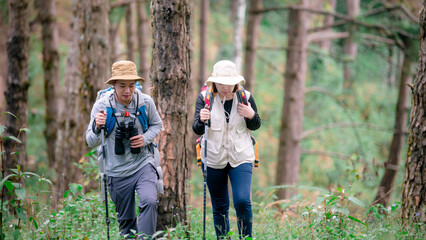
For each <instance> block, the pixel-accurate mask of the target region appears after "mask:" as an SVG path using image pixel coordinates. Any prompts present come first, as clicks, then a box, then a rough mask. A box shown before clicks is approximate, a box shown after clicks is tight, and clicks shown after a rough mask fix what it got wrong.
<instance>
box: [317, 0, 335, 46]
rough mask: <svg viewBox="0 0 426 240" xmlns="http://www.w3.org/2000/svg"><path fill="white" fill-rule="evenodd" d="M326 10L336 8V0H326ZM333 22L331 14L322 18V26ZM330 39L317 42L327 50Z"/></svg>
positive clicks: (328, 30)
mask: <svg viewBox="0 0 426 240" xmlns="http://www.w3.org/2000/svg"><path fill="white" fill-rule="evenodd" d="M326 10H328V11H335V10H336V0H328V7H326ZM333 23H334V16H333V15H327V16H325V18H324V26H330V25H332V24H333ZM326 32H332V29H331V28H329V29H327V30H326ZM331 43H332V40H331V39H327V40H323V41H321V42H319V46H320V48H322V49H324V50H325V51H327V52H328V51H329V49H330V46H331Z"/></svg>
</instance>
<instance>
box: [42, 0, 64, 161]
mask: <svg viewBox="0 0 426 240" xmlns="http://www.w3.org/2000/svg"><path fill="white" fill-rule="evenodd" d="M37 8H38V10H39V17H40V23H41V25H42V40H43V70H44V98H45V100H46V116H45V118H46V119H45V122H46V129H45V131H44V136H45V138H46V143H47V144H46V147H47V158H48V161H49V167H52V168H53V166H54V164H55V162H56V155H55V153H56V139H57V137H56V134H57V132H58V124H57V118H58V100H57V98H58V95H57V94H58V92H59V86H60V85H59V84H60V76H59V51H58V26H57V24H56V5H55V1H54V0H38V1H37Z"/></svg>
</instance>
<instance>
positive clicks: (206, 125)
mask: <svg viewBox="0 0 426 240" xmlns="http://www.w3.org/2000/svg"><path fill="white" fill-rule="evenodd" d="M204 108H207V109H208V105H207V104H206V106H205V107H204ZM208 122H209V120H206V121H205V122H204V171H203V177H204V205H203V240H206V188H207V128H208V126H209V124H208Z"/></svg>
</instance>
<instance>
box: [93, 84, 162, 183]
mask: <svg viewBox="0 0 426 240" xmlns="http://www.w3.org/2000/svg"><path fill="white" fill-rule="evenodd" d="M113 92H114V91H110V92H107V93H106V94H105V95H104V96H102V97H101V98H100V99H98V100H97V101H96V102H95V104H94V105H93V108H92V112H91V114H90V123H89V126H88V127H87V130H86V141H87V144H88V145H89V146H90V147H96V146H99V145H101V135H100V132H98V131H97V129H96V125H93V124H94V120H95V115H96V113H99V112H100V111H101V110H105V112H106V108H107V107H111V105H112V107H113V108H115V110H116V112H117V113H124V110H125V106H124V105H122V104H120V103H118V102H117V101H116V100H115V96H114V93H113ZM138 96H139V106H136V104H137V103H136V102H137V99H138ZM143 104H145V111H146V115H147V122H148V130H147V131H146V132H145V133H143V130H142V124H141V123H140V121H139V119H138V118H137V117H136V116H135V113H136V109H137V108H138V107H139V108H140V107H141V106H142V105H143ZM127 112H129V113H130V116H129V117H117V121H118V122H122V121H124V122H125V124H126V125H127V124H128V123H129V122H134V123H135V127H137V129H138V133H139V134H142V136H143V138H144V142H145V145H144V147H142V148H141V152H140V153H139V154H132V153H131V152H130V140H123V144H124V150H125V153H124V155H116V154H115V151H114V147H115V132H116V130H117V123H115V127H114V129H113V131H112V132H111V134H110V135H109V136H108V137H106V138H105V148H106V151H105V153H106V168H107V173H108V175H109V176H112V177H126V176H130V175H132V174H134V173H136V172H137V171H138V170H139V169H141V168H142V167H143V166H145V165H146V164H149V163H150V164H151V165H152V166H154V167H155V163H154V152H153V146H152V144H151V143H152V141H153V140H154V138H155V137H156V136H157V135H158V134H159V133H160V131H161V128H162V122H161V118H160V116H159V115H158V112H157V109H156V107H155V104H154V101H153V100H152V98H151V97H150V96H148V95H146V94H143V93H142V92H140V91H139V90H137V89H136V90H135V93H134V94H133V98H132V101H131V102H130V104H129V105H128V106H127Z"/></svg>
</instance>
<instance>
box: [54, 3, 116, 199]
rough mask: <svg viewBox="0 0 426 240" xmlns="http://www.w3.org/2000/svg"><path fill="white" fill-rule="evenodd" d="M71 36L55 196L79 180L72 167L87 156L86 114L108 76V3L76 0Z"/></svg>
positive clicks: (76, 172) (60, 194)
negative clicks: (60, 158) (65, 109)
mask: <svg viewBox="0 0 426 240" xmlns="http://www.w3.org/2000/svg"><path fill="white" fill-rule="evenodd" d="M73 10H74V11H73V26H72V31H73V34H72V35H71V36H73V39H72V41H71V42H70V45H69V46H70V49H69V51H68V58H67V62H68V64H67V72H66V76H65V88H66V90H67V93H66V94H65V97H66V99H65V102H66V106H67V111H66V112H64V113H63V114H62V116H61V117H63V119H62V124H61V126H62V127H64V129H63V133H61V135H62V136H61V140H62V142H61V148H62V149H61V153H62V155H61V156H62V161H60V163H59V164H58V165H57V169H56V174H57V177H56V181H55V183H56V184H55V185H56V188H57V191H56V193H57V194H58V197H60V196H62V194H63V191H64V190H65V189H66V188H67V187H68V185H69V184H70V183H72V182H79V181H80V180H81V173H80V172H79V171H78V170H77V168H76V167H75V166H74V165H73V163H74V162H77V161H78V160H80V159H81V158H82V157H83V155H84V154H86V153H87V152H88V150H89V149H88V148H87V144H86V141H85V137H84V134H83V133H84V132H85V131H86V128H87V125H88V123H89V118H90V110H91V107H92V105H93V104H94V102H95V100H96V93H97V91H98V90H100V89H101V88H104V87H105V85H104V84H103V83H104V82H105V81H106V79H107V78H108V76H110V73H109V62H108V61H109V59H108V57H99V56H109V44H108V40H109V35H108V33H109V18H108V12H109V1H108V0H90V1H88V0H78V1H76V2H75V6H74V9H73Z"/></svg>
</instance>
